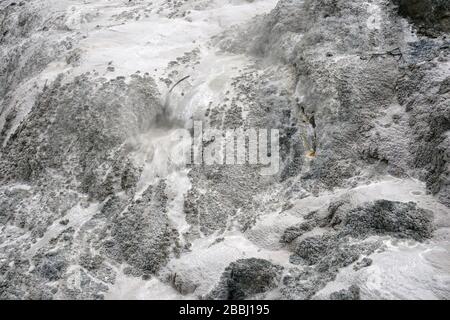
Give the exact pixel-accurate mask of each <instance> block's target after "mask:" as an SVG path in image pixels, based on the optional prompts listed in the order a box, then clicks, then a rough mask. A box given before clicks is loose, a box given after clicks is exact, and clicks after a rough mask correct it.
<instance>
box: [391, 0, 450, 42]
mask: <svg viewBox="0 0 450 320" xmlns="http://www.w3.org/2000/svg"><path fill="white" fill-rule="evenodd" d="M394 3H395V4H397V5H398V11H399V13H400V14H401V15H402V16H404V17H408V18H409V19H411V21H412V22H413V23H414V24H415V25H416V26H417V28H418V30H419V31H420V32H422V33H424V34H426V35H431V36H436V35H439V33H442V32H444V33H445V32H447V33H448V32H450V3H449V2H448V1H446V0H394Z"/></svg>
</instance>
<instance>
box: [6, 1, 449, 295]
mask: <svg viewBox="0 0 450 320" xmlns="http://www.w3.org/2000/svg"><path fill="white" fill-rule="evenodd" d="M69 3H70V4H69ZM274 6H275V7H274ZM261 8H263V9H264V10H265V11H264V10H263V9H261ZM272 8H273V10H272ZM241 9H242V10H241ZM233 10H239V14H234V12H233ZM255 12H266V13H267V14H266V15H260V16H257V17H255V18H254V20H251V21H250V20H248V19H247V20H246V19H243V20H242V21H247V22H248V23H245V24H238V25H235V22H236V21H241V20H240V19H241V18H242V17H243V16H244V15H247V14H248V15H252V14H254V13H255ZM399 13H400V14H399ZM405 17H406V18H407V19H405ZM248 18H249V19H250V17H248ZM216 20H217V21H216ZM448 21H449V20H448V1H442V0H441V1H438V0H436V1H434V0H433V1H432V0H423V1H422V0H417V1H416V0H414V1H402V0H397V1H384V0H370V1H369V0H367V1H362V0H280V1H278V3H277V4H276V5H275V1H273V2H272V0H255V1H252V0H237V1H233V2H232V5H231V4H230V3H228V2H221V1H208V0H192V1H185V2H174V1H158V2H157V3H155V2H147V1H131V2H126V3H125V2H123V1H115V0H111V1H109V0H108V1H103V0H101V1H100V0H99V1H96V2H95V4H92V3H86V2H83V1H77V0H73V1H70V2H65V1H58V0H48V1H43V0H30V1H27V2H20V3H15V2H14V4H13V1H3V2H1V3H0V45H1V49H0V69H1V70H0V183H1V185H0V299H53V298H55V299H104V298H115V299H117V298H119V299H121V298H136V297H138V298H142V297H146V298H147V297H148V298H150V299H154V298H165V297H170V298H173V297H182V298H185V297H188V298H203V299H204V298H208V299H255V298H278V299H321V298H326V299H339V300H344V299H360V298H362V299H364V298H367V297H370V298H371V297H373V296H375V297H376V298H381V299H384V298H386V297H391V296H395V297H398V296H401V297H405V298H410V297H416V295H415V293H416V292H411V291H409V292H408V290H410V289H409V288H414V291H417V292H419V293H420V294H419V296H420V297H429V296H431V297H444V298H449V297H450V290H449V288H448V281H447V279H448V274H446V273H445V270H446V266H447V265H448V255H446V253H445V252H447V251H448V250H447V249H446V248H447V247H448V207H450V198H449V196H450V189H449V188H450V182H449V181H450V180H449V179H450V178H449V172H450V171H449V158H450V155H449V152H450V151H449V150H450V144H449V143H450V140H449V130H450V120H449V115H450V109H449V108H450V104H449V101H450V96H449V94H450V81H449V77H450V74H449V70H450V69H449V68H448V65H449V61H450V43H449V41H448V39H447V38H446V33H448V32H449V30H448ZM210 23H211V25H209V24H210ZM409 23H411V24H412V25H413V26H415V28H413V30H416V29H417V30H418V31H419V32H418V34H415V33H411V25H410V24H409ZM206 29H207V30H206ZM153 33H154V34H155V35H156V34H157V35H158V39H160V41H159V40H158V41H155V39H156V38H155V37H153ZM124 34H126V35H127V36H126V37H125V36H124ZM149 34H150V35H151V36H148V35H149ZM159 37H160V38H159ZM219 49H220V50H222V51H220V50H219ZM188 76H189V77H188ZM183 77H184V78H183ZM180 79H184V80H183V81H182V82H181V83H179V84H178V85H177V86H176V87H175V88H174V87H172V86H173V85H174V84H175V83H177V82H178V81H179V80H180ZM171 89H172V90H171ZM161 119H164V120H167V121H161ZM190 120H201V121H203V124H204V126H205V128H206V127H211V128H214V129H218V130H227V129H237V128H244V129H247V128H260V129H278V130H279V132H280V141H279V143H280V150H279V151H280V163H279V165H280V170H279V172H277V173H276V174H274V175H272V176H262V175H261V174H260V169H261V166H260V165H255V166H247V165H244V166H242V165H234V166H222V165H219V164H215V165H212V166H207V165H191V166H178V165H177V164H176V162H175V161H172V160H174V159H169V160H171V161H169V165H168V166H167V163H166V162H165V161H167V159H166V158H164V156H166V155H167V154H169V156H171V151H173V150H172V149H175V150H178V149H179V148H180V147H181V146H180V145H178V144H176V143H174V142H173V141H172V138H173V136H174V131H175V130H176V129H177V128H189V127H190V124H189V123H187V122H188V121H190ZM213 142H214V141H213V140H207V139H206V140H204V141H202V144H203V146H207V145H209V144H210V143H213ZM169 158H170V157H169ZM165 165H166V166H165ZM422 182H424V184H423V185H422ZM446 206H447V207H446ZM411 244H413V246H411ZM389 247H395V250H391V251H390V252H389ZM411 247H412V249H411ZM408 250H412V251H413V252H412V253H411V252H410V251H408ZM414 250H417V251H414ZM446 250H447V251H446ZM404 252H408V254H410V255H414V256H416V257H418V256H420V257H422V256H424V257H425V256H426V258H424V259H422V258H421V259H419V260H420V261H419V262H418V264H420V263H423V265H418V266H414V265H415V263H411V266H410V265H409V264H408V262H406V263H405V265H406V264H408V266H407V267H411V268H414V267H415V268H416V269H412V270H413V271H408V270H406V271H405V272H404V274H402V276H401V277H399V278H400V280H399V282H402V281H403V282H404V283H405V285H399V286H398V287H402V288H403V287H404V288H406V289H405V290H406V293H405V292H400V293H399V294H397V293H398V292H397V291H395V290H396V288H388V289H386V290H387V291H383V290H378V289H373V288H370V286H366V285H365V282H364V281H369V283H370V281H371V280H373V279H370V276H371V274H372V275H373V274H375V276H378V277H382V276H383V273H385V270H386V268H389V264H386V262H384V264H383V262H380V259H381V258H380V255H382V254H384V253H386V254H387V253H390V254H391V255H392V257H394V258H395V257H396V255H395V254H398V253H404ZM436 252H437V253H436ZM442 252H444V253H442ZM428 254H430V255H433V256H430V257H428V256H427V255H428ZM434 254H436V256H434ZM394 258H392V260H390V261H395V263H397V260H396V259H394ZM384 259H386V258H384ZM381 260H382V259H381ZM414 261H415V260H414ZM430 261H431V262H430ZM403 262H404V260H403ZM405 269H407V268H405ZM379 270H381V271H379ZM423 270H425V271H423ZM377 272H379V273H380V274H378V273H377ZM435 275H436V276H435ZM403 277H404V278H403ZM427 277H429V278H427ZM430 278H431V280H430ZM342 279H344V280H342ZM436 279H443V280H442V281H441V280H436ZM148 281H151V282H148ZM376 281H378V280H376ZM378 282H382V281H378ZM378 282H377V283H378ZM385 282H386V283H387V282H389V283H392V282H391V281H385ZM130 283H131V284H132V286H130ZM401 284H403V283H401ZM149 285H150V286H151V288H155V289H154V290H155V292H150V290H148V289H149ZM386 286H388V285H387V284H386ZM392 286H395V284H392ZM130 287H132V290H131V289H130ZM416 289H417V290H416ZM152 290H153V289H152ZM389 290H391V291H392V292H394V293H393V294H391V295H389ZM421 290H422V291H421ZM436 292H439V294H435V293H436ZM165 294H168V296H165ZM124 295H126V296H124Z"/></svg>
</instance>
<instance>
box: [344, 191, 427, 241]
mask: <svg viewBox="0 0 450 320" xmlns="http://www.w3.org/2000/svg"><path fill="white" fill-rule="evenodd" d="M340 228H342V229H341V232H342V233H343V234H346V235H351V236H355V237H367V236H369V235H391V236H394V237H397V238H406V239H414V240H417V241H423V240H425V239H429V238H431V236H432V234H433V230H434V226H433V217H432V214H431V213H429V212H427V211H425V210H424V209H421V208H418V207H417V205H416V204H415V203H413V202H409V203H402V202H397V201H388V200H377V201H375V202H372V203H367V204H365V205H363V206H360V207H358V208H355V209H353V210H351V211H350V212H349V213H348V214H347V215H346V216H345V217H344V218H343V220H342V222H341V223H340V224H339V229H340Z"/></svg>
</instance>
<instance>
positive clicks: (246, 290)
mask: <svg viewBox="0 0 450 320" xmlns="http://www.w3.org/2000/svg"><path fill="white" fill-rule="evenodd" d="M282 269H283V268H282V267H280V266H277V265H274V264H272V263H271V262H269V261H267V260H263V259H255V258H251V259H242V260H238V261H236V262H233V263H231V264H230V265H229V266H228V267H227V268H226V269H225V271H224V273H223V274H222V277H221V279H220V281H219V284H218V285H217V286H216V288H215V289H214V290H213V291H212V292H211V293H210V294H209V295H208V298H210V299H219V300H244V299H248V298H251V297H253V296H254V295H256V294H262V293H264V292H267V291H269V290H271V289H274V288H276V287H277V286H278V282H279V281H280V277H281V271H282Z"/></svg>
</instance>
